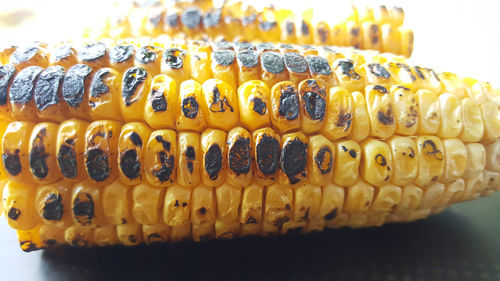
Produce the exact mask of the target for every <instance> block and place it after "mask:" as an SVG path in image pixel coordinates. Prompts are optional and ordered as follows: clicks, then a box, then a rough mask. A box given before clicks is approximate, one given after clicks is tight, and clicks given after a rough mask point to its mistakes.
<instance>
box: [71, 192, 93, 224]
mask: <svg viewBox="0 0 500 281" xmlns="http://www.w3.org/2000/svg"><path fill="white" fill-rule="evenodd" d="M73 215H74V216H75V218H76V220H77V221H78V222H79V223H81V224H82V225H89V224H90V223H91V222H92V218H93V217H94V200H93V199H92V196H90V194H88V193H87V192H81V193H78V194H77V196H76V197H75V199H74V200H73Z"/></svg>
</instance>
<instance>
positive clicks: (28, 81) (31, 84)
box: [9, 66, 43, 104]
mask: <svg viewBox="0 0 500 281" xmlns="http://www.w3.org/2000/svg"><path fill="white" fill-rule="evenodd" d="M42 70H43V68H41V67H39V66H29V67H26V68H25V69H23V70H21V71H19V73H18V74H17V75H16V77H15V78H14V81H12V85H11V86H10V91H9V95H10V101H11V102H15V103H19V104H27V103H29V102H30V101H31V98H32V97H33V89H34V88H35V81H36V79H37V78H38V76H39V75H40V73H41V72H42Z"/></svg>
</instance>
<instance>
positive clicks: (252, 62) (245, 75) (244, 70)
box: [236, 49, 260, 85]
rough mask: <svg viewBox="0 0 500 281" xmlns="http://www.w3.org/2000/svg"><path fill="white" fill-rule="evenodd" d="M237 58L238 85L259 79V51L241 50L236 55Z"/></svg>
mask: <svg viewBox="0 0 500 281" xmlns="http://www.w3.org/2000/svg"><path fill="white" fill-rule="evenodd" d="M236 57H237V60H238V64H237V65H238V85H242V84H243V83H245V82H248V81H251V80H259V79H260V64H259V53H258V52H257V51H255V50H251V49H248V50H242V51H240V52H238V54H237V55H236Z"/></svg>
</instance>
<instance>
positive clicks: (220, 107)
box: [208, 86, 234, 113]
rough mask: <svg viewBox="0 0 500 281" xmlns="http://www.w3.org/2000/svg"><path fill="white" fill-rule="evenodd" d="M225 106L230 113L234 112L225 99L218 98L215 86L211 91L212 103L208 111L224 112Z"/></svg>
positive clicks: (218, 93) (217, 89)
mask: <svg viewBox="0 0 500 281" xmlns="http://www.w3.org/2000/svg"><path fill="white" fill-rule="evenodd" d="M226 106H227V107H228V108H229V110H230V111H231V112H233V111H234V108H233V107H232V106H231V105H230V104H229V102H228V101H227V98H226V97H224V98H223V99H221V98H220V91H219V88H217V86H215V87H214V88H213V90H212V102H211V103H210V107H209V108H208V109H210V111H212V112H214V113H216V112H224V111H226V108H225V107H226Z"/></svg>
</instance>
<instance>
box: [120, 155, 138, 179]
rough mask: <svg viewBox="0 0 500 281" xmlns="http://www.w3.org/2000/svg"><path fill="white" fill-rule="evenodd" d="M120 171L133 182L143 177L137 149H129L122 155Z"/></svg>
mask: <svg viewBox="0 0 500 281" xmlns="http://www.w3.org/2000/svg"><path fill="white" fill-rule="evenodd" d="M120 170H121V171H122V172H123V174H124V175H125V176H126V177H127V178H129V179H131V180H133V179H136V178H138V177H139V176H140V175H141V162H139V157H138V156H137V151H136V150H135V149H129V150H127V151H125V152H123V153H121V155H120Z"/></svg>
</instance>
